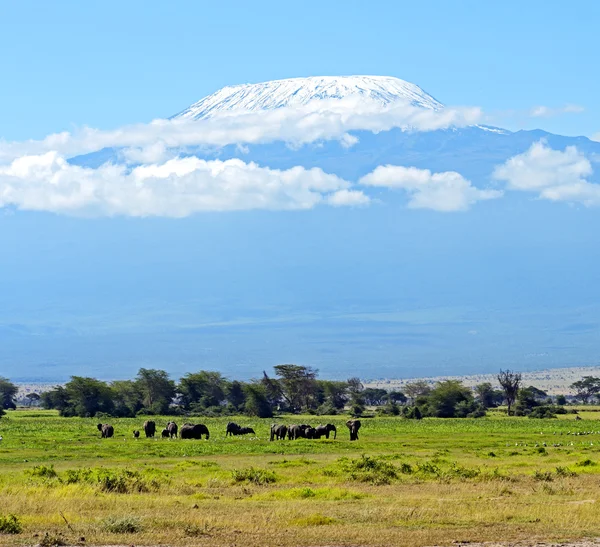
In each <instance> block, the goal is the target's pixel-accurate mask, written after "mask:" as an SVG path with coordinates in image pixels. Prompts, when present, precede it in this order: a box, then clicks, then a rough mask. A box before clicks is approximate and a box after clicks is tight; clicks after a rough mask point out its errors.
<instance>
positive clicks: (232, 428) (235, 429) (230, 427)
mask: <svg viewBox="0 0 600 547" xmlns="http://www.w3.org/2000/svg"><path fill="white" fill-rule="evenodd" d="M240 429H242V428H241V427H240V426H239V425H238V424H236V423H235V422H229V423H228V424H227V429H226V430H225V437H228V436H229V437H231V436H232V435H239V434H240V433H239V432H240Z"/></svg>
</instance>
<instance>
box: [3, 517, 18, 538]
mask: <svg viewBox="0 0 600 547" xmlns="http://www.w3.org/2000/svg"><path fill="white" fill-rule="evenodd" d="M22 531H23V525H22V524H21V521H20V520H19V519H18V518H17V517H16V516H15V515H0V534H20V533H21V532H22Z"/></svg>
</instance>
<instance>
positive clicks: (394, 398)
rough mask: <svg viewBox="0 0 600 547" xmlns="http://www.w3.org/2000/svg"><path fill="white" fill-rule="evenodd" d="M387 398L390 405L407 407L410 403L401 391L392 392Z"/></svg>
mask: <svg viewBox="0 0 600 547" xmlns="http://www.w3.org/2000/svg"><path fill="white" fill-rule="evenodd" d="M387 398H388V401H390V403H395V404H397V405H405V404H406V403H407V402H408V398H407V397H406V395H404V393H402V392H401V391H390V392H389V393H388V396H387Z"/></svg>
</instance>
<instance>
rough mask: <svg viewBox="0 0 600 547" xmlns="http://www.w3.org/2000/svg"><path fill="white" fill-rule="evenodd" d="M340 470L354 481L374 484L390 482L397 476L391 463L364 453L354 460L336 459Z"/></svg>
mask: <svg viewBox="0 0 600 547" xmlns="http://www.w3.org/2000/svg"><path fill="white" fill-rule="evenodd" d="M338 461H339V463H340V464H341V467H342V470H343V471H344V472H345V473H347V474H348V476H349V478H350V479H352V480H355V481H360V482H368V483H371V484H375V485H381V484H390V483H391V482H392V481H393V480H396V479H397V478H398V470H397V469H396V467H395V466H394V465H392V464H391V463H389V462H387V461H385V460H383V459H382V458H378V457H376V456H365V455H364V454H363V455H362V456H361V457H360V458H358V459H355V460H348V459H346V458H342V459H340V460H338Z"/></svg>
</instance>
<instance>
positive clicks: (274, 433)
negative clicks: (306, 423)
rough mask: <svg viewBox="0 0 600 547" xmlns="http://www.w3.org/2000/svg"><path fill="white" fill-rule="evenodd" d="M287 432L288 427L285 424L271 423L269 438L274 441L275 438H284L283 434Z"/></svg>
mask: <svg viewBox="0 0 600 547" xmlns="http://www.w3.org/2000/svg"><path fill="white" fill-rule="evenodd" d="M287 432H288V428H287V426H285V425H279V424H272V425H271V440H272V441H274V440H275V439H277V440H278V441H279V440H284V439H285V436H286V434H287Z"/></svg>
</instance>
